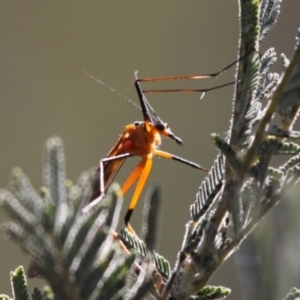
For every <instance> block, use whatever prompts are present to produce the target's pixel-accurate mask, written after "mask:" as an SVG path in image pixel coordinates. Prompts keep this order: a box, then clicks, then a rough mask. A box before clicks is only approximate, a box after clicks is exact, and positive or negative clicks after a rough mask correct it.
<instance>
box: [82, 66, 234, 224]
mask: <svg viewBox="0 0 300 300" xmlns="http://www.w3.org/2000/svg"><path fill="white" fill-rule="evenodd" d="M235 63H236V62H234V63H232V64H230V65H228V66H227V67H226V68H224V69H222V70H221V71H219V72H217V73H213V74H207V75H188V76H172V77H158V78H144V79H138V78H136V80H135V82H134V85H135V88H136V91H137V94H138V98H139V102H140V106H141V107H140V109H141V110H142V114H143V118H144V120H143V121H138V122H134V123H132V124H129V125H127V126H125V129H124V132H123V133H122V134H121V136H120V138H119V140H118V141H117V143H116V144H115V145H114V146H113V148H112V149H111V150H110V151H109V153H108V154H107V156H106V157H105V158H103V159H101V160H100V163H99V166H98V168H97V170H96V174H97V176H96V180H95V182H94V186H93V194H92V196H91V197H90V199H89V202H90V203H89V204H88V205H87V206H85V207H84V208H83V212H87V211H88V210H89V209H91V208H92V207H93V206H95V205H96V204H97V203H98V202H99V201H101V200H102V199H103V198H104V196H105V194H106V191H107V189H108V187H109V186H110V184H111V183H112V181H113V179H114V178H115V176H116V175H117V173H118V171H119V170H120V168H121V166H122V165H123V163H124V161H125V160H126V158H129V157H132V156H140V157H141V158H142V159H141V161H140V162H139V164H138V165H137V166H136V167H135V169H134V170H133V171H132V173H131V174H130V175H129V177H128V178H127V180H126V181H125V183H124V184H123V186H122V187H121V194H122V195H124V194H125V193H126V192H127V191H128V190H129V188H130V187H131V186H132V185H133V184H134V183H135V182H136V181H137V185H136V188H135V191H134V193H133V197H132V199H131V201H130V204H129V208H128V210H127V213H126V215H125V218H124V221H125V225H126V226H127V227H129V228H131V227H130V226H129V221H130V218H131V215H132V213H133V211H134V209H135V207H136V205H137V203H138V200H139V197H140V194H141V192H142V190H143V188H144V186H145V184H146V181H147V179H148V176H149V174H150V171H151V168H152V163H153V162H152V158H153V156H158V157H163V158H167V159H173V160H176V161H179V162H181V163H183V164H186V165H188V166H190V167H193V168H195V169H199V170H202V171H205V172H208V170H207V169H205V168H203V167H201V166H200V165H198V164H196V163H194V162H191V161H189V160H186V159H184V158H181V157H179V156H176V155H173V154H171V153H168V152H165V151H161V150H159V149H158V148H159V146H160V144H161V136H166V137H169V138H171V139H173V140H174V141H175V142H176V143H177V144H178V145H180V146H182V145H183V143H182V140H181V139H180V138H179V137H177V136H175V135H174V133H173V132H172V131H171V129H170V128H169V126H168V124H167V123H165V122H163V121H162V120H161V119H160V118H159V117H158V115H157V114H156V113H155V112H154V110H153V108H152V107H151V106H150V104H149V102H148V101H147V99H146V97H145V96H144V92H145V93H161V92H187V93H191V92H202V93H203V94H204V93H206V92H208V91H211V90H214V89H217V88H221V87H224V86H227V85H231V84H233V83H234V82H230V83H226V84H223V85H219V86H217V87H212V88H208V89H197V90H196V89H195V90H191V89H181V90H148V91H143V90H142V89H141V87H140V82H149V81H164V80H180V79H202V78H209V77H216V76H218V75H219V74H221V73H222V72H224V71H225V70H227V69H228V68H230V67H231V66H233V65H235ZM87 75H88V76H89V77H90V78H92V79H93V80H95V81H97V82H99V83H101V84H103V85H105V86H107V85H106V84H105V83H103V82H102V81H100V80H99V79H97V78H95V77H93V76H91V75H89V74H87ZM110 89H111V90H113V89H112V88H110ZM113 91H114V90H113ZM126 99H127V98H126ZM127 100H128V101H129V102H131V101H130V100H129V99H127ZM133 104H134V103H133ZM134 105H136V104H134ZM136 106H137V105H136ZM150 110H151V112H152V114H153V115H152V114H151V113H150Z"/></svg>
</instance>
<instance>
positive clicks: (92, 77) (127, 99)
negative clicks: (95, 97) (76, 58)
mask: <svg viewBox="0 0 300 300" xmlns="http://www.w3.org/2000/svg"><path fill="white" fill-rule="evenodd" d="M83 72H84V74H85V75H86V76H88V77H89V78H91V79H92V80H94V81H96V82H98V83H100V84H102V85H103V86H105V87H106V88H107V89H109V90H110V91H112V92H113V93H115V94H117V95H118V96H119V97H121V98H123V99H124V100H126V101H127V102H129V103H131V104H132V105H133V106H134V107H135V108H137V109H139V110H142V108H141V107H140V106H139V105H138V104H136V103H135V102H134V101H132V100H131V99H129V98H128V97H126V96H124V95H123V94H121V93H120V92H118V91H117V90H115V89H114V88H112V87H111V86H110V85H108V84H107V83H105V82H104V81H102V80H100V79H99V78H96V77H94V76H93V75H91V74H90V73H88V72H87V71H85V70H83ZM144 100H145V103H146V105H147V106H148V107H149V108H150V110H151V112H152V113H151V117H152V118H153V119H155V120H157V121H159V120H160V118H159V116H158V115H157V114H156V113H155V111H154V109H153V108H152V106H151V105H150V103H149V102H148V100H147V99H146V97H145V96H144ZM152 114H153V115H152Z"/></svg>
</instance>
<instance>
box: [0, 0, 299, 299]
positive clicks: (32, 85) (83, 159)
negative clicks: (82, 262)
mask: <svg viewBox="0 0 300 300" xmlns="http://www.w3.org/2000/svg"><path fill="white" fill-rule="evenodd" d="M299 11H300V2H299V1H298V0H289V1H285V2H284V3H283V5H282V13H281V15H280V17H279V21H278V23H277V25H276V26H275V28H274V30H272V32H271V33H270V34H269V36H268V38H267V40H266V41H265V42H263V45H262V47H261V52H262V53H263V52H264V51H265V50H266V49H268V48H270V47H275V49H276V51H277V53H278V54H280V53H281V52H284V53H285V54H286V55H287V56H288V57H290V56H291V54H292V53H293V49H294V45H295V36H296V34H297V29H298V26H300V22H299ZM238 34H239V28H238V4H237V1H220V0H215V1H209V0H191V1H186V2H183V1H182V2H175V1H171V0H167V1H151V2H150V1H149V2H146V1H47V2H46V1H22V2H21V1H15V0H13V1H5V2H4V1H2V2H1V10H0V41H1V43H0V53H1V58H0V64H1V70H0V76H1V78H0V85H1V89H0V93H1V98H0V101H1V102H0V103H1V106H0V107H1V109H0V140H1V143H0V157H1V160H0V186H1V187H4V188H5V187H6V186H7V183H8V182H9V180H10V171H11V169H12V168H13V167H15V166H19V167H21V168H22V169H23V170H24V172H25V173H26V174H27V175H28V177H29V178H30V180H31V182H32V184H33V185H34V186H35V187H36V188H37V189H39V187H40V186H41V185H42V181H41V166H42V153H43V147H44V143H45V141H46V139H47V138H49V137H50V136H52V135H58V136H60V137H61V138H62V139H63V141H64V146H65V153H66V160H67V170H66V171H67V176H68V178H70V179H71V180H72V181H74V182H76V180H77V178H78V176H79V175H80V173H81V172H82V171H83V170H87V169H89V168H90V167H92V166H96V165H97V164H98V162H99V160H100V159H101V158H103V157H105V155H106V154H107V153H108V151H109V150H110V148H111V147H112V146H113V145H114V143H115V142H116V141H117V139H118V136H119V134H120V133H121V132H122V131H123V128H124V126H125V125H126V124H129V123H132V122H133V121H136V120H141V119H142V116H141V113H140V111H139V110H137V109H136V108H134V107H133V106H132V105H131V104H129V103H128V102H126V101H125V100H123V99H122V98H120V97H119V96H118V95H116V94H115V93H112V92H111V91H109V90H108V89H107V88H105V87H104V86H102V85H100V84H97V83H96V82H95V81H93V80H91V79H90V78H89V77H87V76H86V75H85V74H84V72H83V71H84V70H86V71H87V72H89V73H90V74H92V75H93V76H95V77H97V78H99V79H101V80H103V81H104V82H105V83H107V84H109V85H110V86H112V87H113V88H115V89H116V90H117V91H119V92H120V93H122V94H123V95H125V96H127V97H129V98H130V99H132V100H133V101H138V99H137V96H136V92H135V90H134V86H133V81H134V72H135V71H136V70H138V71H139V73H138V75H139V77H152V76H167V75H179V74H182V75H183V74H199V73H211V72H216V71H218V70H219V69H221V68H223V67H224V66H226V65H228V64H229V63H231V62H233V61H234V60H235V59H236V57H237V51H238ZM276 68H277V70H278V71H279V72H280V71H281V66H280V64H279V63H277V65H276V67H275V69H276ZM232 80H234V69H233V70H230V71H228V72H226V73H225V74H224V75H223V76H221V77H220V78H218V79H210V80H205V81H201V82H199V81H198V82H196V81H194V82H186V81H185V82H175V83H163V84H162V83H156V84H151V85H150V84H148V85H146V84H144V85H143V87H144V88H145V89H146V88H154V87H155V88H172V87H173V88H174V87H175V88H180V87H183V88H185V87H186V88H189V87H190V88H192V87H194V88H202V87H203V88H204V87H209V86H215V85H219V84H222V83H225V82H228V81H232ZM232 91H233V87H227V88H223V89H221V90H218V91H214V92H211V93H208V94H207V95H206V96H205V97H204V98H203V100H200V99H199V98H200V95H197V94H177V95H174V94H173V95H169V94H168V95H167V94H164V95H150V96H149V97H148V99H149V101H150V102H151V104H152V105H153V107H154V108H155V110H156V112H157V113H158V115H159V116H160V117H161V118H162V119H163V120H164V121H167V122H168V124H169V125H170V127H171V128H172V130H173V132H174V133H175V134H176V135H178V136H179V137H181V138H182V139H183V141H184V147H178V146H177V145H176V143H174V141H168V140H163V145H162V147H161V149H163V150H165V151H168V152H171V153H174V154H176V155H179V156H181V157H184V158H186V159H189V160H192V161H195V162H197V163H199V164H201V165H202V166H204V167H208V168H209V167H210V165H211V164H212V162H213V160H214V158H215V156H216V154H217V150H216V148H215V147H214V146H213V143H212V141H211V139H210V134H211V133H213V132H215V133H219V134H223V133H225V132H226V131H227V129H228V126H229V118H230V115H231V103H232ZM137 162H138V159H137V158H134V159H130V160H128V162H126V164H125V166H124V167H123V168H122V171H121V172H120V174H119V175H118V177H117V178H116V180H117V181H118V182H120V183H122V182H123V180H124V179H125V178H126V175H128V174H129V172H130V170H132V169H133V168H134V166H135V165H136V164H137ZM203 177H204V174H202V173H201V172H198V171H196V170H194V169H192V168H189V167H187V166H185V165H181V164H179V163H176V162H173V161H168V160H163V159H158V158H155V159H154V168H153V171H152V173H151V176H150V180H149V181H148V183H147V187H148V188H149V187H151V185H153V184H154V183H158V184H160V185H161V187H162V188H163V189H162V200H163V201H162V202H163V204H162V208H161V222H160V241H159V243H158V246H157V251H158V252H159V253H160V254H162V255H163V256H165V257H166V258H167V259H169V261H170V262H171V264H173V263H174V261H175V259H176V255H177V251H178V249H179V248H180V246H181V242H182V235H183V233H184V225H185V223H186V222H187V221H188V219H189V205H190V204H191V203H193V202H194V200H195V194H196V192H197V189H198V186H199V185H200V183H201V180H202V179H203ZM130 195H131V194H127V195H126V197H125V201H124V212H125V211H126V209H127V205H128V203H129V201H130ZM141 200H143V196H142V197H141ZM141 202H142V201H141ZM141 207H142V203H139V205H138V208H137V209H136V210H135V211H134V214H133V217H132V225H133V226H134V227H135V228H136V230H137V231H139V226H140V218H141V210H140V208H141ZM123 215H124V214H123ZM0 219H1V221H4V220H6V216H5V215H4V214H3V213H2V212H0ZM0 243H1V247H0V265H1V272H0V293H6V294H9V295H11V289H10V283H9V271H11V270H14V269H15V268H16V267H17V266H19V265H24V266H25V267H27V265H28V260H27V258H26V256H25V255H24V254H23V253H22V252H21V250H20V249H19V248H18V247H17V246H16V245H14V244H13V243H12V242H11V241H9V240H6V239H5V238H4V237H3V236H2V235H1V237H0ZM209 283H210V284H214V285H223V286H228V287H230V288H232V289H233V293H232V296H231V297H230V298H231V299H238V298H239V297H241V292H240V290H239V288H238V287H239V280H238V276H237V274H236V270H235V266H234V260H233V258H230V259H229V260H228V261H227V262H226V263H225V264H224V265H223V266H222V268H220V270H218V272H217V273H216V274H215V275H214V277H213V278H212V279H211V281H210V282H209ZM42 285H44V282H43V281H41V280H29V286H30V287H31V288H32V287H33V286H42ZM286 292H287V291H286ZM282 296H283V295H282Z"/></svg>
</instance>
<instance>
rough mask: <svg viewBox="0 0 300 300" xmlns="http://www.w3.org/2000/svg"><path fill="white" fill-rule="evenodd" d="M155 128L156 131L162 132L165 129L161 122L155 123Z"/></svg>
mask: <svg viewBox="0 0 300 300" xmlns="http://www.w3.org/2000/svg"><path fill="white" fill-rule="evenodd" d="M155 128H156V129H157V130H158V131H164V130H165V129H166V126H165V124H164V123H161V122H157V123H156V124H155Z"/></svg>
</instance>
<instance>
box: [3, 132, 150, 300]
mask: <svg viewBox="0 0 300 300" xmlns="http://www.w3.org/2000/svg"><path fill="white" fill-rule="evenodd" d="M64 165H65V161H64V151H63V145H62V141H61V140H60V139H59V138H56V137H54V138H51V139H49V140H48V141H47V144H46V150H45V163H44V172H43V174H44V183H45V185H46V186H45V187H43V188H42V189H41V192H40V195H39V194H38V193H36V192H35V190H34V188H33V187H32V186H31V184H30V181H29V179H28V178H27V177H26V175H25V174H24V173H23V172H22V171H21V169H19V168H16V169H14V170H13V179H12V183H11V192H8V191H6V190H1V191H0V205H1V206H2V208H3V209H4V210H5V211H6V212H7V213H8V214H9V215H10V217H11V218H12V221H10V222H8V223H6V224H4V225H2V228H3V230H4V231H5V232H6V234H7V235H8V236H9V237H10V238H11V239H13V240H14V241H16V242H17V243H18V244H19V245H20V246H21V247H22V248H23V249H24V250H25V251H26V252H27V253H28V254H29V257H30V258H31V260H32V262H31V264H30V267H29V270H28V274H29V275H30V276H36V275H37V274H38V275H40V276H42V277H44V278H45V279H46V280H47V281H48V283H49V285H50V286H51V289H52V291H53V294H54V298H55V299H121V298H122V295H125V294H126V293H128V290H130V289H131V288H133V287H134V286H135V280H134V278H139V285H138V286H135V291H136V292H138V291H139V290H140V289H141V288H144V286H145V285H146V284H147V285H149V284H148V281H149V280H148V278H146V277H147V276H146V275H147V272H143V273H141V274H138V273H139V272H137V270H136V266H135V264H134V261H135V254H134V252H132V253H130V252H128V251H127V252H126V251H124V250H123V249H122V247H121V245H122V244H121V241H120V240H119V238H118V237H117V235H116V233H115V231H114V230H115V227H116V225H117V221H118V218H119V213H120V207H121V203H122V201H121V200H120V199H119V197H118V195H117V188H116V186H113V187H112V192H111V193H110V194H109V196H108V197H106V198H105V199H103V201H101V202H100V203H99V204H98V205H96V206H95V208H94V209H92V210H91V211H89V212H88V213H86V214H82V213H81V208H80V205H81V203H83V202H84V196H85V195H86V194H88V192H87V191H86V189H89V187H90V183H89V180H88V177H89V176H87V175H86V174H84V175H83V176H82V178H81V180H80V181H79V184H78V185H72V183H70V182H69V181H66V176H65V170H64ZM145 268H146V269H147V265H145ZM20 278H21V279H20ZM22 278H23V277H17V279H18V280H16V281H13V282H14V290H15V289H17V290H20V289H19V287H18V286H23V285H24V284H23V283H24V278H23V279H22ZM22 280H23V281H22ZM148 290H149V287H148V289H146V290H145V289H144V293H146V292H148ZM21 292H22V293H23V294H22V297H21V298H19V297H17V296H16V295H15V299H29V296H28V294H27V291H26V289H23V290H22V289H21ZM19 293H20V292H19ZM39 294H40V292H39V291H35V292H34V295H35V298H36V299H38V297H39ZM133 296H134V294H133V295H132V297H133ZM124 299H125V298H124ZM127 299H131V297H128V298H127Z"/></svg>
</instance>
